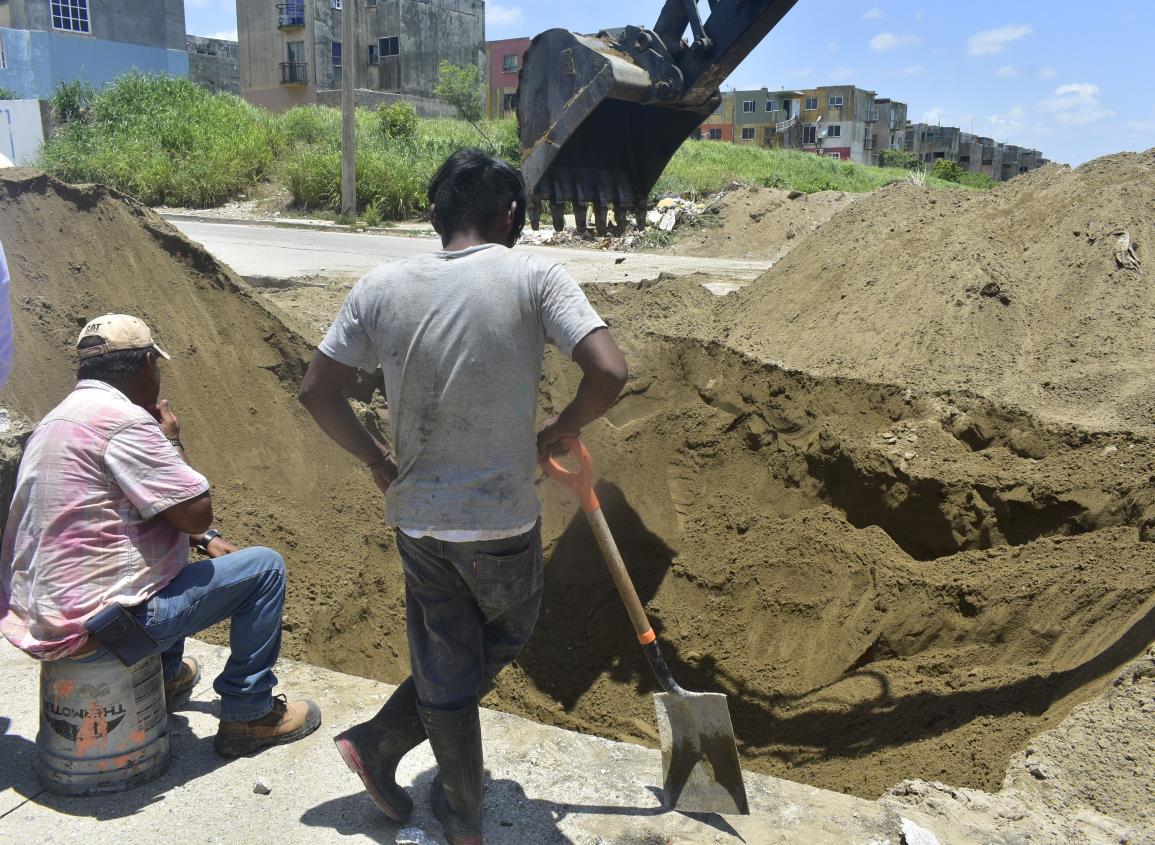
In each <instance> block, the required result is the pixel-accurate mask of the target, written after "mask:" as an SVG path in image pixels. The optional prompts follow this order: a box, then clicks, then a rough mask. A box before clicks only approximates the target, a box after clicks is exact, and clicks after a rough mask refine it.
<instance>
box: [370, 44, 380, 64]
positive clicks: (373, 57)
mask: <svg viewBox="0 0 1155 845" xmlns="http://www.w3.org/2000/svg"><path fill="white" fill-rule="evenodd" d="M379 55H380V54H379V53H378V52H377V45H376V44H370V45H369V64H371V65H375V64H378V62H379V60H378V58H377V57H378V56H379Z"/></svg>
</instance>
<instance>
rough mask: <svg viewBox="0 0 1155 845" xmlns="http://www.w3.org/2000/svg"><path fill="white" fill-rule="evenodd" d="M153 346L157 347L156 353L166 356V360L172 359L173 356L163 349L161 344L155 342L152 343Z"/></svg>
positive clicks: (162, 356)
mask: <svg viewBox="0 0 1155 845" xmlns="http://www.w3.org/2000/svg"><path fill="white" fill-rule="evenodd" d="M152 348H153V349H155V350H156V354H157V355H159V356H160V357H161V358H164V360H166V361H171V360H172V356H171V355H169V354H168V353H167V352H165V351H164V350H163V349H161V348H160V347H159V346H157V345H156V344H155V343H154V344H153V345H152Z"/></svg>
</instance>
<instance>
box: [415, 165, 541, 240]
mask: <svg viewBox="0 0 1155 845" xmlns="http://www.w3.org/2000/svg"><path fill="white" fill-rule="evenodd" d="M428 197H429V203H430V205H432V206H433V207H434V212H435V213H436V215H437V218H438V219H439V220H440V222H441V228H442V234H444V235H454V234H456V233H458V232H468V231H470V230H473V231H477V232H483V231H485V229H486V228H488V227H489V225H490V223H491V222H492V221H493V219H494V218H496V217H498V216H499V215H502V214H505V213H506V212H507V211H508V210H509V206H510V204H512V203H514V202H516V203H517V209H516V210H515V211H514V216H513V231H512V232H511V233H510V238H511V242H516V240H517V239H518V237H520V236H521V230H522V229H524V228H525V181H524V180H523V179H522V178H521V173H520V172H519V171H518V170H517V169H516V168H515V167H514V166H513V165H511V164H510V163H509V162H507V161H505V160H504V159H500V158H498V157H496V156H492V155H489V154H487V153H484V152H482V151H481V150H459V151H457V152H455V153H454V154H453V155H451V156H450V157H449V158H447V159H446V160H445V163H444V164H442V165H441V167H440V168H438V170H437V173H435V174H434V176H433V179H432V180H431V181H430V182H429V193H428Z"/></svg>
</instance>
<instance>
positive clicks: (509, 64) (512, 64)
mask: <svg viewBox="0 0 1155 845" xmlns="http://www.w3.org/2000/svg"><path fill="white" fill-rule="evenodd" d="M519 63H520V59H519V57H518V55H517V54H516V53H512V54H510V55H508V56H505V57H503V58H502V60H501V72H502V73H516V72H517V67H518V64H519Z"/></svg>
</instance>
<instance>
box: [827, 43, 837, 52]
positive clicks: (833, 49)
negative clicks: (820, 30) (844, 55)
mask: <svg viewBox="0 0 1155 845" xmlns="http://www.w3.org/2000/svg"><path fill="white" fill-rule="evenodd" d="M826 49H827V50H828V51H829V52H831V53H837V52H838V49H839V47H838V42H837V41H831V42H830V43H829V44H827V45H826Z"/></svg>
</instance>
